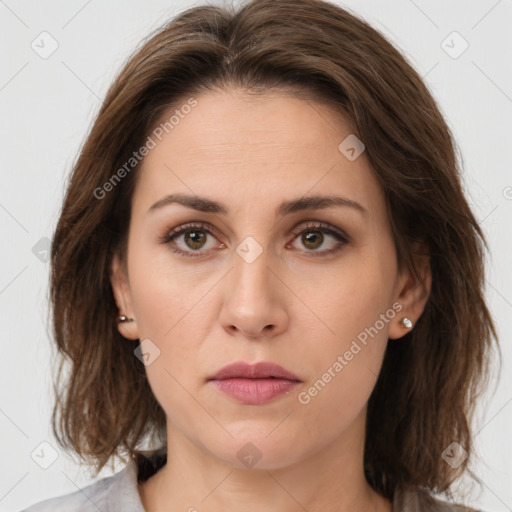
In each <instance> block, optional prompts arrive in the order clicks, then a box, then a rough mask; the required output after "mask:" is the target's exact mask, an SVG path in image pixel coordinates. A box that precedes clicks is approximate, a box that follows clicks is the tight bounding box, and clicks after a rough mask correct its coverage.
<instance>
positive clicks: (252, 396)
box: [212, 378, 298, 405]
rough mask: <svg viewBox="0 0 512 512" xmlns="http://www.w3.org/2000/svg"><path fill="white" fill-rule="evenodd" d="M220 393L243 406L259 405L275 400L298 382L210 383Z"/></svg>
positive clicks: (252, 380) (216, 381) (240, 381)
mask: <svg viewBox="0 0 512 512" xmlns="http://www.w3.org/2000/svg"><path fill="white" fill-rule="evenodd" d="M212 382H213V383H214V384H215V385H216V386H217V388H218V389H220V391H222V392H223V393H225V394H226V395H228V396H230V397H231V398H234V399H235V400H238V401H240V402H242V403H244V404H249V405H260V404H266V403H268V402H271V401H272V400H275V399H276V398H277V397H278V396H281V395H283V394H284V393H287V392H288V391H290V390H291V389H292V388H293V387H295V386H296V385H297V384H298V382H297V381H293V380H286V379H241V378H234V379H223V380H213V381H212Z"/></svg>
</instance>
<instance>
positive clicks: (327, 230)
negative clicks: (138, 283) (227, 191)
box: [158, 222, 350, 258]
mask: <svg viewBox="0 0 512 512" xmlns="http://www.w3.org/2000/svg"><path fill="white" fill-rule="evenodd" d="M194 230H201V231H205V232H207V233H208V234H210V235H212V236H213V237H215V232H214V230H212V229H211V228H210V226H209V225H208V224H207V223H203V222H198V223H195V222H190V223H187V224H183V225H181V226H178V227H177V228H175V229H173V230H172V231H171V232H169V233H167V234H165V235H164V236H162V237H160V238H159V240H158V241H159V243H162V244H168V245H171V250H172V251H173V252H175V253H177V254H180V255H182V256H186V257H189V258H198V257H201V256H203V254H202V253H207V252H208V251H201V250H198V251H193V250H190V251H183V250H182V249H179V248H177V247H176V246H174V247H173V246H172V244H171V242H173V240H174V239H175V238H177V237H178V236H179V235H182V234H183V233H186V232H188V231H194ZM307 231H319V232H321V233H324V234H327V235H331V236H333V237H334V238H336V240H338V242H340V244H338V245H337V246H336V247H334V248H332V249H326V250H323V251H308V250H306V251H305V252H308V253H311V257H313V258H316V257H322V256H326V255H328V254H333V253H336V252H338V251H340V250H341V249H342V247H343V246H345V245H347V244H349V243H350V237H349V236H347V235H346V234H344V233H343V232H341V231H338V230H335V229H333V228H332V227H331V226H330V225H329V224H326V223H324V222H317V223H308V224H307V225H305V226H304V225H301V226H300V228H296V229H294V230H293V231H292V233H291V234H292V235H295V238H297V237H298V236H299V235H301V234H302V233H304V232H307ZM295 238H294V240H295Z"/></svg>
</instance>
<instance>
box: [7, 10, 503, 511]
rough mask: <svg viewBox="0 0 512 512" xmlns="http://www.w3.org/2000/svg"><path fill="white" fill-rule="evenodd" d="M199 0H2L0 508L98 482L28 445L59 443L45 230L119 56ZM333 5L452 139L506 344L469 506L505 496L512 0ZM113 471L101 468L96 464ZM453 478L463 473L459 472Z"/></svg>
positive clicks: (68, 461) (480, 439)
mask: <svg viewBox="0 0 512 512" xmlns="http://www.w3.org/2000/svg"><path fill="white" fill-rule="evenodd" d="M219 1H220V0H219ZM199 3H201V2H199V1H198V2H190V1H172V2H171V1H167V2H164V1H162V0H152V1H151V2H142V1H138V2H137V1H135V0H129V1H127V0H125V1H123V2H121V1H120V0H118V1H116V2H113V1H112V2H99V1H98V0H89V1H87V0H71V1H69V0H68V1H64V0H60V1H59V0H49V1H46V2H36V1H28V2H27V1H25V2H21V1H18V0H5V1H0V44H1V48H2V52H1V66H0V109H1V120H2V122H1V126H0V130H1V134H0V138H1V141H2V152H1V154H0V159H1V162H2V165H1V172H2V187H1V192H0V222H1V225H2V244H3V247H2V253H1V254H2V265H1V267H0V308H1V309H0V311H1V314H2V333H3V337H2V345H1V348H2V357H1V359H0V365H1V368H0V372H1V378H2V386H1V388H0V393H1V395H0V431H1V432H2V438H1V453H0V461H1V469H0V471H1V473H0V509H1V510H5V511H17V510H21V509H22V508H23V507H25V506H28V505H29V504H32V503H34V502H36V501H40V500H42V499H45V498H48V497H53V496H57V495H60V494H65V493H69V492H74V491H76V490H77V489H78V488H79V487H80V486H84V485H86V484H88V483H91V482H92V480H91V479H90V478H89V474H88V471H87V469H86V468H81V467H80V466H79V465H78V464H76V463H75V461H74V460H73V459H72V458H71V457H70V456H68V455H66V454H64V453H61V452H60V451H59V450H58V449H57V452H58V458H57V460H56V461H55V462H54V463H53V464H52V465H51V466H50V467H49V468H48V469H46V470H45V469H42V468H41V467H40V466H39V465H38V464H36V462H35V461H34V460H33V459H32V458H31V454H32V453H33V451H34V450H36V449H37V450H39V451H40V450H41V447H40V443H42V442H44V441H46V442H49V443H50V444H51V445H52V446H53V447H55V448H57V445H56V443H55V441H54V439H53V437H52V435H51V432H50V411H51V400H52V396H51V392H52V386H51V380H52V375H51V363H52V361H51V360H50V359H51V358H50V348H49V347H50V339H49V336H48V334H47V331H48V328H47V326H46V324H45V318H46V311H47V303H46V299H47V283H48V270H49V265H48V263H45V262H44V261H41V259H44V243H45V242H44V241H43V242H40V240H41V239H43V238H44V237H47V238H51V236H52V233H53V230H54V226H55V222H56V219H57V214H58V209H59V207H60V203H61V200H62V197H63V189H64V177H65V176H67V174H68V173H69V171H70V168H71V165H72V163H73V160H74V158H75V156H76V154H77V152H78V150H79V147H80V145H81V143H82V142H83V141H84V138H85V136H86V133H87V131H88V129H89V128H90V126H91V123H92V120H93V118H94V116H95V114H96V113H97V111H98V108H99V106H100V102H101V100H102V99H103V97H104V95H105V93H106V90H107V87H108V86H109V84H110V83H111V81H112V80H113V79H114V77H115V75H116V73H117V72H118V71H119V70H120V67H121V64H122V63H123V62H124V60H125V58H126V57H128V55H129V54H130V53H131V52H132V51H133V50H134V49H135V47H136V45H137V44H138V43H139V41H140V40H141V39H142V38H143V37H145V36H146V35H147V34H148V33H149V32H150V31H151V30H153V29H155V28H157V27H158V26H159V25H160V24H161V23H162V22H164V21H165V20H167V19H168V18H169V17H171V16H172V15H174V14H176V13H177V12H179V11H181V10H183V9H184V8H186V7H190V6H192V5H198V4H199ZM340 5H344V6H346V7H349V8H350V9H352V11H353V12H355V13H356V14H359V15H360V16H362V17H363V18H365V19H366V20H367V21H369V22H370V23H371V24H372V25H373V26H374V27H375V28H377V29H379V30H380V31H381V32H383V33H384V34H385V35H387V36H388V37H389V38H390V39H391V40H392V41H393V42H394V43H395V44H396V45H397V46H398V47H399V48H400V49H401V50H402V51H403V53H404V54H405V55H406V56H407V57H408V58H409V59H410V61H411V63H412V64H413V66H415V68H416V69H417V70H418V71H419V72H420V74H421V75H422V76H423V77H424V78H425V80H426V82H427V84H428V86H429V87H430V89H431V91H432V93H433V94H434V96H435V97H436V99H437V100H438V102H439V104H440V106H441V109H442V111H443V113H444V114H445V116H446V118H447V120H448V123H449V125H450V126H451V127H452V129H453V131H454V134H455V137H456V139H457V142H458V143H459V145H460V148H461V151H462V154H463V157H464V161H463V163H464V168H465V171H464V172H465V174H464V183H465V187H466V191H467V194H468V197H469V199H470V202H471V204H472V205H473V208H474V211H475V214H476V217H477V218H478V219H479V221H480V224H481V226H482V228H483V229H484V231H485V233H486V235H487V237H488V239H489V243H490V248H491V256H490V258H489V266H488V276H487V285H488V286H487V297H488V301H489V305H490V307H491V309H492V312H493V314H494V316H495V318H496V320H497V324H498V329H499V335H500V338H501V344H502V347H503V355H504V365H503V374H502V378H501V381H500V382H499V383H498V382H493V383H492V385H491V388H490V392H489V393H488V395H487V397H486V398H487V401H486V404H485V407H480V409H479V417H478V426H477V428H476V429H475V433H476V436H475V442H476V445H477V450H478V453H479V454H480V456H481V457H482V459H484V460H485V463H481V462H480V463H478V464H477V465H475V466H473V469H474V471H476V473H477V474H478V475H479V476H480V477H481V478H482V479H483V481H484V483H485V485H484V487H483V492H482V493H481V494H479V493H478V489H474V492H473V497H474V502H473V506H475V507H481V508H482V509H483V510H486V511H496V512H498V511H506V510H512V488H511V486H510V483H511V482H512V469H511V467H512V462H511V460H512V448H511V441H510V432H511V425H512V381H511V378H510V375H511V361H512V346H511V343H510V339H511V335H512V328H511V324H510V321H509V319H510V317H511V315H512V273H511V269H510V266H508V265H507V263H508V262H509V261H510V250H511V249H512V239H511V234H510V228H511V216H512V174H511V169H512V166H511V157H510V146H511V140H510V139H511V135H512V133H511V124H512V123H511V114H512V72H511V67H510V62H511V59H510V55H512V2H511V1H510V0H500V1H496V0H485V1H484V0H480V1H476V2H467V1H463V0H460V1H450V2H446V1H445V0H435V1H426V0H415V1H413V0H397V1H390V0H387V1H377V0H359V1H356V0H351V1H348V2H345V3H343V4H341V3H340ZM43 31H47V32H49V33H50V34H51V36H52V37H53V38H54V39H55V40H56V41H57V42H58V45H59V46H58V48H57V50H56V51H55V52H54V53H53V54H52V55H51V56H49V57H48V58H47V59H43V58H41V57H40V56H39V55H38V54H37V53H36V52H35V51H34V50H33V49H32V47H31V44H32V42H33V41H34V40H35V41H36V43H34V44H39V45H40V46H42V43H41V42H40V38H39V39H38V37H40V36H39V35H40V34H41V32H43ZM453 31H457V32H458V33H459V34H460V35H461V36H462V37H463V38H464V39H465V40H466V41H467V42H468V44H469V47H468V49H467V50H466V51H465V52H464V53H462V54H461V55H460V56H459V57H458V58H453V57H452V56H450V55H448V54H447V53H446V52H445V51H444V49H443V47H442V46H441V45H442V42H443V40H445V39H446V38H447V36H449V34H451V33H452V32H453ZM453 37H454V36H451V37H450V38H449V39H448V40H447V44H449V45H451V46H453V50H452V51H457V50H458V49H459V48H461V46H460V41H459V40H457V39H453ZM455 37H457V36H455ZM450 40H453V43H451V42H450ZM38 41H39V43H38ZM445 44H446V43H445ZM45 47H46V48H48V47H49V46H45ZM36 244H39V245H36ZM34 246H36V248H38V250H36V251H35V252H36V253H37V255H36V254H34V252H33V250H32V249H33V247H34ZM44 451H45V449H44V448H43V452H44ZM46 453H48V450H46ZM119 469H121V468H120V467H119V466H116V468H115V471H118V470H119ZM110 474H112V471H111V470H107V469H106V470H104V471H102V473H100V475H99V476H98V478H101V477H104V476H108V475H110ZM462 484H464V485H462ZM460 486H461V489H462V488H463V487H464V488H465V487H466V484H465V480H463V481H462V482H461V483H460Z"/></svg>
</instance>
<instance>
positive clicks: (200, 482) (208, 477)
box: [139, 411, 392, 512]
mask: <svg viewBox="0 0 512 512" xmlns="http://www.w3.org/2000/svg"><path fill="white" fill-rule="evenodd" d="M363 413H365V411H363ZM363 413H362V414H361V416H360V417H359V418H358V419H356V421H354V422H353V423H352V425H351V426H350V427H349V430H347V431H345V432H344V434H343V436H342V437H340V438H338V439H336V440H335V441H334V442H333V443H331V444H329V445H328V446H325V447H324V448H323V449H321V450H320V451H318V452H316V453H311V454H309V456H307V457H305V458H304V457H303V458H301V459H300V460H298V461H296V462H293V463H291V464H289V465H287V466H284V467H277V468H272V469H269V468H266V469H265V468H262V469H255V467H252V468H250V469H249V468H243V469H240V468H237V467H234V466H233V465H230V464H228V463H225V462H223V461H222V460H220V459H218V458H215V457H213V456H212V455H211V454H210V453H208V452H206V451H205V450H204V449H201V448H200V447H198V446H197V445H196V444H194V443H192V442H191V441H190V440H189V439H188V438H186V437H185V436H184V435H183V434H182V432H181V431H179V430H177V429H175V428H172V426H171V425H170V422H168V427H167V440H168V444H167V463H166V465H165V466H164V467H163V468H161V469H160V470H159V471H158V472H157V473H156V474H155V475H153V476H152V477H151V478H149V479H148V480H147V481H146V482H144V483H142V484H141V485H140V487H139V492H140V495H141V500H142V503H143V505H144V508H145V510H146V512H156V511H162V510H165V511H166V512H174V511H178V510H180V511H183V510H190V511H194V510H200V511H209V512H217V511H219V512H220V511H223V512H226V511H239V510H240V509H243V510H244V511H247V512H256V511H257V512H261V510H265V511H268V512H299V511H300V512H303V511H304V510H307V511H308V512H317V511H318V512H320V511H325V510H333V511H334V510H335V511H337V512H349V511H350V512H359V511H361V512H362V511H366V512H368V511H369V512H391V510H392V504H391V502H390V501H389V500H387V499H385V498H384V497H382V496H380V495H379V494H378V493H376V492H375V491H374V490H373V489H372V488H371V486H370V485H369V484H368V482H367V481H366V479H365V476H364V470H363V450H364V438H363V437H362V435H361V432H364V428H362V427H364V421H365V419H366V416H365V414H363ZM362 422H363V424H362ZM256 466H257V464H256Z"/></svg>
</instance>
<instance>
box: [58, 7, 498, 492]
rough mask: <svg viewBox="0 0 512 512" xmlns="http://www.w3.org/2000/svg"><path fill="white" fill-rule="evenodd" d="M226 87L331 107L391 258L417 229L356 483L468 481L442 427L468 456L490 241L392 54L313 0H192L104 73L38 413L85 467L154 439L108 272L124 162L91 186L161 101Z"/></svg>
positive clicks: (62, 238)
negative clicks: (381, 221)
mask: <svg viewBox="0 0 512 512" xmlns="http://www.w3.org/2000/svg"><path fill="white" fill-rule="evenodd" d="M230 86H232V87H238V88H241V89H242V90H244V91H247V92H250V93H256V94H260V93H263V94H264V93H265V92H266V91H269V90H271V89H276V90H284V89H288V90H293V91H296V92H297V94H299V93H304V92H307V95H308V96H309V97H310V98H312V99H315V98H316V99H322V100H323V101H328V102H329V103H330V104H331V105H332V106H333V108H339V109H340V111H342V112H343V113H344V115H345V116H346V119H348V120H350V122H351V123H353V126H354V127H355V129H356V130H357V133H358V137H359V138H360V139H362V141H363V142H364V144H365V146H366V150H365V155H366V157H367V158H368V160H369V162H370V164H371V167H372V169H373V171H374V172H375V175H376V176H377V178H378V180H379V182H380V184H381V185H382V188H383V190H384V193H385V197H386V201H387V207H388V211H389V215H390V219H391V225H392V230H393V236H394V240H395V244H396V248H397V258H398V265H399V269H403V268H409V269H411V270H413V271H414V265H413V259H412V251H413V246H414V243H415V242H416V241H421V242H423V243H424V244H425V245H426V247H427V248H428V252H429V254H430V265H431V272H432V288H431V293H430V296H429V298H428V301H427V304H426V307H425V310H424V313H423V315H422V316H421V317H420V319H419V321H418V323H417V324H416V326H415V327H414V329H413V330H412V331H411V332H409V333H408V334H406V335H405V336H404V338H403V339H401V340H400V341H399V342H398V341H397V342H393V343H388V347H387V351H386V354H385V357H384V362H383V367H382V371H381V374H380V375H379V378H378V381H377V383H376V386H375V389H374V390H373V393H372V395H371V397H370V400H369V403H368V416H367V432H366V445H365V453H364V467H365V474H366V478H367V480H368V482H369V483H370V485H371V486H372V487H373V488H374V489H375V490H376V491H377V492H379V493H380V494H382V495H383V496H385V497H388V498H391V497H392V495H393V492H394V489H395V488H396V486H412V487H426V488H428V489H431V490H432V491H434V492H440V491H446V492H447V493H448V495H450V490H449V486H450V485H451V483H452V482H454V481H455V480H456V479H458V478H459V477H460V476H461V474H462V473H463V472H464V471H465V470H466V469H467V470H468V471H469V472H470V473H471V474H472V476H473V478H475V479H476V480H478V478H477V477H476V475H474V474H473V473H472V472H471V471H470V470H469V468H467V465H468V462H469V460H470V458H468V459H466V460H465V461H464V462H463V463H462V464H461V465H460V466H459V467H458V468H457V469H452V468H451V467H450V466H449V465H448V464H447V463H446V462H445V461H444V460H443V458H442V457H441V454H442V452H443V451H444V450H445V449H446V448H447V447H448V445H450V444H451V443H452V442H453V441H456V442H458V443H459V444H460V445H461V446H462V447H464V449H465V450H466V451H467V452H468V453H469V455H470V456H471V455H473V450H472V436H471V421H472V417H473V412H474V406H475V400H476V398H477V397H478V396H479V395H480V393H481V392H482V390H483V389H484V385H486V384H487V381H488V378H489V367H490V364H489V363H490V361H491V357H490V356H491V353H492V352H491V349H492V348H493V346H494V341H495V340H496V338H497V336H496V331H495V327H494V325H493V320H492V317H491V315H490V312H489V311H488V309H487V307H486V304H485V301H484V289H483V287H484V268H483V261H484V248H487V245H486V241H485V238H484V235H483V233H482V231H481V229H480V227H479V225H478V223H477V221H476V219H475V217H474V216H473V214H472V212H471V210H470V207H469V205H468V203H467V201H466V199H465V197H464V194H463V190H462V186H461V175H460V171H459V164H458V162H457V160H456V155H455V149H454V148H455V142H454V140H453V136H452V135H451V133H450V130H449V128H448V126H447V124H446V123H445V121H444V119H443V117H442V115H441V113H440V111H439V109H438V107H437V105H436V103H435V101H434V99H433V97H432V96H431V94H430V93H429V91H428V89H427V87H426V86H425V84H424V83H423V82H422V80H421V78H420V76H419V75H418V74H417V72H416V71H415V70H414V69H413V68H412V67H411V65H410V64H409V63H407V61H406V59H405V58H404V57H403V55H402V54H401V53H400V52H399V51H398V50H397V49H396V48H395V47H394V46H393V45H392V44H391V43H390V42H388V41H387V40H386V39H385V38H384V37H383V36H382V35H380V34H379V33H378V32H377V31H376V30H375V29H373V28H372V27H370V26H369V25H368V24H367V23H365V22H364V21H362V20H360V19H359V18H358V17H357V16H355V15H353V14H351V13H349V12H348V11H347V10H344V9H342V8H340V7H338V6H336V5H334V4H331V3H328V2H325V1H321V0H253V1H249V2H246V3H245V4H243V5H242V6H241V7H240V8H239V9H238V10H234V9H233V8H232V7H231V8H226V7H219V6H211V5H209V6H200V7H194V8H190V9H188V10H187V11H185V12H183V13H181V14H180V15H178V16H177V17H176V18H174V19H173V20H171V21H170V22H168V23H167V24H166V25H164V26H163V27H162V28H160V29H158V30H157V31H156V33H154V34H151V35H150V37H148V39H147V40H146V41H145V42H144V44H143V45H142V46H141V48H139V49H138V51H137V52H136V53H135V54H134V55H133V56H132V57H131V58H130V59H129V60H128V62H127V63H126V64H125V66H124V68H123V69H122V71H121V72H120V74H119V76H118V77H117V79H116V80H115V82H114V83H113V85H112V86H111V88H110V89H109V91H108V93H107V96H106V98H105V101H104V102H103V104H102V107H101V109H100V112H99V114H98V115H97V118H96V120H95V122H94V125H93V126H92V129H91V131H90V133H89V135H88V138H87V140H86V142H85V144H84V146H83V148H82V151H81V153H80V155H79V158H78V160H77V161H76V163H75V165H74V168H73V172H72V174H71V177H70V181H69V184H68V187H67V192H66V196H65V200H64V203H63V207H62V212H61V215H60V218H59V220H58V224H57V227H56V231H55V234H54V237H53V244H52V250H51V286H50V293H51V306H52V315H53V318H52V320H53V336H54V338H55V342H56V345H57V348H58V351H59V354H60V355H62V356H66V357H62V360H61V364H60V367H59V372H58V376H57V380H56V384H55V387H56V401H55V406H54V410H53V415H52V426H53V432H54V434H55V436H56V437H57V439H58V442H59V443H60V445H61V446H62V447H64V448H68V447H72V448H73V449H74V451H75V452H76V453H78V454H79V455H80V457H82V458H83V459H85V460H86V461H87V462H88V463H94V464H95V467H96V468H97V471H98V472H99V471H100V470H101V468H102V467H103V466H104V465H105V464H106V463H107V462H108V461H109V459H110V458H111V457H112V456H119V457H121V458H123V457H124V455H123V454H124V453H126V454H128V456H129V457H130V458H131V457H134V456H138V454H139V453H140V447H141V443H142V441H143V440H147V439H148V438H149V439H151V440H152V441H155V440H156V441H157V442H160V443H164V444H165V414H164V411H163V410H162V408H161V407H160V405H159V404H158V402H157V401H156V399H155V398H154V396H153V393H152V391H151V389H150V386H149V384H148V380H147V378H146V373H145V368H144V365H143V364H142V363H141V362H140V361H139V360H138V359H137V358H136V357H135V356H134V349H135V348H136V347H137V345H138V340H135V341H133V340H127V339H125V338H123V337H122V336H121V335H120V334H119V332H118V330H117V326H116V320H115V319H116V315H117V314H118V311H117V307H116V304H115V301H114V297H113V293H112V288H111V284H110V280H109V277H110V264H111V261H112V256H113V254H114V251H119V252H120V254H121V256H122V257H125V256H126V250H125V249H126V241H127V233H128V226H129V220H130V204H131V197H132V193H133V191H134V187H135V183H136V176H137V172H136V171H137V166H136V165H135V166H134V168H133V170H131V172H127V173H125V174H126V175H125V176H124V177H123V179H122V180H119V183H117V182H116V183H115V186H110V187H109V191H108V193H104V194H103V193H102V197H101V198H99V199H98V198H97V197H98V193H97V192H95V191H98V190H99V189H100V188H102V187H103V190H106V188H105V187H104V184H105V183H107V182H109V180H111V178H112V176H113V174H114V173H115V171H116V169H119V168H121V167H122V166H123V165H124V164H125V163H126V162H127V161H129V159H130V158H131V157H132V156H133V152H134V151H135V150H136V149H137V148H139V147H141V146H142V145H143V143H144V141H145V140H146V139H147V136H148V134H149V133H150V131H151V129H152V128H153V127H154V126H155V124H156V122H157V121H158V120H159V119H160V118H161V117H162V115H163V113H165V112H167V111H168V109H169V108H170V106H172V105H179V104H180V101H183V98H186V97H190V96H191V95H194V94H200V93H201V92H205V91H208V90H213V89H215V88H228V87H230ZM283 88H284V89H283ZM110 183H112V182H110ZM496 346H497V348H498V350H499V346H498V345H497V343H496ZM65 362H68V363H69V364H70V371H69V374H68V375H66V381H65V383H64V386H62V389H59V388H60V386H61V380H62V369H63V365H64V363H65ZM135 404H136V405H135ZM134 405H135V406H134ZM59 429H60V431H59Z"/></svg>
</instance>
